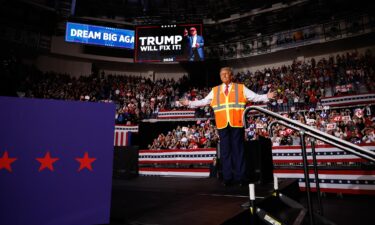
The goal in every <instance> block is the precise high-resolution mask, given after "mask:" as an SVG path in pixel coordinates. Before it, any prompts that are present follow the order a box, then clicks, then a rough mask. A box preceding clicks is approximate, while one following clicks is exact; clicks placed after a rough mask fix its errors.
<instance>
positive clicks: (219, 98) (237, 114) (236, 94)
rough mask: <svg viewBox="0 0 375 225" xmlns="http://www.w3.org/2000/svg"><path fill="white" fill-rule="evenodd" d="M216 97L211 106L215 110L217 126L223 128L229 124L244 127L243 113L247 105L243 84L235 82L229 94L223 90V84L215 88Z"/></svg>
mask: <svg viewBox="0 0 375 225" xmlns="http://www.w3.org/2000/svg"><path fill="white" fill-rule="evenodd" d="M213 92H214V93H213V94H214V98H213V99H212V101H211V107H212V109H213V110H214V112H215V119H216V126H217V128H218V129H223V128H225V127H227V126H228V124H229V125H230V126H232V127H242V126H243V125H242V113H243V111H244V108H245V105H246V98H245V96H244V94H243V92H244V86H243V84H237V83H233V85H232V88H231V90H230V91H229V93H228V96H226V95H225V94H224V92H223V91H222V88H221V85H219V86H216V87H214V88H213Z"/></svg>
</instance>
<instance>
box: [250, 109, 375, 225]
mask: <svg viewBox="0 0 375 225" xmlns="http://www.w3.org/2000/svg"><path fill="white" fill-rule="evenodd" d="M251 110H256V111H259V112H261V113H264V114H266V115H269V116H271V117H273V118H275V119H276V120H275V121H273V122H271V123H270V124H269V126H268V129H269V132H270V136H272V131H271V128H272V126H273V125H275V124H276V123H277V124H280V125H283V126H285V127H289V128H290V129H293V130H296V131H298V132H299V134H300V139H301V149H302V159H303V170H304V176H305V185H306V194H307V204H308V211H309V219H310V224H315V222H314V217H313V209H312V201H311V197H310V181H309V169H308V161H307V151H306V142H305V137H306V136H311V137H313V138H315V139H318V140H321V141H323V142H326V143H328V144H331V145H333V146H336V147H338V148H340V149H342V150H344V151H345V152H350V153H351V154H354V155H356V156H358V157H361V158H364V159H367V160H369V161H370V162H372V163H375V153H374V152H372V151H370V150H367V149H364V148H362V147H360V146H357V145H355V144H352V143H350V142H348V141H344V140H342V139H339V138H337V137H335V136H332V135H329V134H326V133H324V132H322V131H320V130H317V129H315V128H312V127H309V126H307V125H305V124H303V123H301V122H298V121H296V120H292V119H289V118H286V117H283V116H281V115H279V114H277V113H274V112H272V111H269V110H267V109H264V108H262V107H259V106H250V107H248V108H246V109H245V111H244V114H243V121H244V126H245V128H246V115H247V113H248V112H249V111H251ZM311 149H312V158H313V169H314V175H315V182H316V189H317V197H318V205H319V214H322V213H323V210H322V204H321V199H320V187H319V179H318V169H317V161H316V154H315V140H314V139H312V140H311Z"/></svg>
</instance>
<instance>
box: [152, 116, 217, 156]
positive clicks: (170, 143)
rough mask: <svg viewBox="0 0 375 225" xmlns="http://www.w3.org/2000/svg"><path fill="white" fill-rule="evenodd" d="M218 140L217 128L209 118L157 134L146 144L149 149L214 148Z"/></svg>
mask: <svg viewBox="0 0 375 225" xmlns="http://www.w3.org/2000/svg"><path fill="white" fill-rule="evenodd" d="M218 141H219V136H218V133H217V129H216V128H215V126H214V125H213V123H212V122H210V120H207V121H203V122H202V121H197V123H196V124H194V125H192V126H190V125H188V126H184V127H181V126H177V128H176V129H173V130H172V131H168V133H166V134H163V133H162V134H159V135H158V137H157V138H155V139H154V140H153V143H152V144H150V145H148V148H149V149H151V150H160V149H197V148H215V147H216V146H217V143H218Z"/></svg>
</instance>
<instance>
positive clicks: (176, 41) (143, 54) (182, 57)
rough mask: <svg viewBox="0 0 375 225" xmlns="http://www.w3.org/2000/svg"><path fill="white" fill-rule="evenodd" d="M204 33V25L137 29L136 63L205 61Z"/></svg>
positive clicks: (141, 27)
mask: <svg viewBox="0 0 375 225" xmlns="http://www.w3.org/2000/svg"><path fill="white" fill-rule="evenodd" d="M202 33H203V31H202V24H179V25H159V26H140V27H136V43H135V53H134V61H135V62H178V61H203V60H204V51H203V48H204V38H203V35H202Z"/></svg>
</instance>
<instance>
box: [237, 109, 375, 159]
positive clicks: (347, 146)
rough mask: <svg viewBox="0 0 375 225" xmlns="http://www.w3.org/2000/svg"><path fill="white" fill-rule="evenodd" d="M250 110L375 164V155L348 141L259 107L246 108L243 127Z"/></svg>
mask: <svg viewBox="0 0 375 225" xmlns="http://www.w3.org/2000/svg"><path fill="white" fill-rule="evenodd" d="M251 110H256V111H259V112H262V113H265V114H267V115H270V116H272V117H274V118H276V119H278V120H280V121H284V122H287V123H289V124H288V125H292V126H295V127H297V128H302V129H303V130H304V131H305V133H306V134H307V135H309V136H312V137H314V138H316V139H319V140H322V139H324V140H322V141H324V142H327V143H328V144H331V145H334V146H336V147H339V148H340V149H342V150H344V151H346V152H350V153H352V154H354V155H356V156H358V157H361V158H364V159H367V160H369V161H372V162H375V153H374V152H372V151H370V150H367V149H365V148H362V147H360V146H358V145H355V144H353V143H350V142H348V141H345V140H342V139H340V138H337V137H335V136H332V135H329V134H326V133H324V132H322V131H320V130H318V129H315V128H312V127H310V126H307V125H305V124H303V123H301V122H298V121H295V120H292V119H289V118H285V117H283V116H281V115H279V114H277V113H274V112H272V111H270V110H268V109H264V108H262V107H259V106H250V107H247V108H246V109H245V111H244V113H243V123H244V125H245V126H244V127H246V124H245V123H246V114H247V112H248V111H251Z"/></svg>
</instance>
